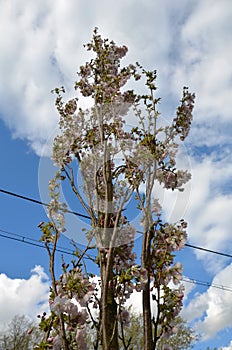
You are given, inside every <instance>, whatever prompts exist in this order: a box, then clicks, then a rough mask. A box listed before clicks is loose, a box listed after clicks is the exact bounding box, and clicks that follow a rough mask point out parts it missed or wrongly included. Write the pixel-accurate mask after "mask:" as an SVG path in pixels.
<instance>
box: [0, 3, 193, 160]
mask: <svg viewBox="0 0 232 350" xmlns="http://www.w3.org/2000/svg"><path fill="white" fill-rule="evenodd" d="M192 3H193V2H192V1H189V2H188V5H187V4H186V2H184V1H183V0H178V1H175V2H173V1H170V0H169V1H167V2H163V1H161V0H160V1H158V2H156V3H154V2H152V1H145V2H140V3H138V2H137V1H132V2H130V3H128V4H126V3H125V2H124V1H118V2H117V3H115V2H113V3H112V2H110V1H105V0H104V1H102V2H101V3H98V4H95V3H94V2H92V1H89V0H88V1H85V2H81V1H74V0H70V1H69V2H68V3H67V2H65V1H64V0H58V1H57V2H56V4H55V5H54V4H53V2H51V1H45V0H39V1H37V2H36V3H25V2H24V1H21V0H17V1H14V3H13V2H12V1H8V2H2V3H1V14H0V19H1V20H0V30H1V32H2V33H4V35H2V36H1V38H0V50H1V58H0V74H1V77H2V81H4V84H2V85H1V87H0V111H1V113H0V114H1V118H2V119H3V120H4V121H5V123H6V124H7V125H8V126H9V127H10V128H11V130H12V132H13V135H14V136H15V137H20V138H25V139H26V141H27V142H28V143H29V144H30V145H31V147H32V148H33V150H34V151H35V152H36V153H38V154H40V153H41V145H42V144H44V143H45V141H46V140H47V139H48V138H49V137H50V135H51V133H52V131H53V130H54V128H55V126H56V125H57V115H56V112H55V109H54V103H53V102H54V97H53V96H52V95H50V94H49V93H50V91H51V90H52V89H53V88H54V87H56V86H60V85H62V84H64V85H66V86H67V87H68V88H70V87H71V86H72V85H73V83H74V81H75V78H76V76H75V72H76V71H77V70H78V67H79V65H80V64H82V63H83V62H85V60H86V57H87V56H88V55H87V53H86V52H85V50H84V49H83V47H82V44H83V43H85V42H87V41H89V40H90V38H91V35H92V30H93V28H94V27H95V26H98V27H99V30H100V32H101V33H102V34H103V36H105V37H109V38H110V39H111V38H112V39H114V40H115V41H116V42H118V43H119V44H124V43H125V44H126V45H128V46H129V48H130V56H129V60H130V61H133V60H134V61H136V60H140V61H141V63H143V64H145V65H147V66H149V67H150V68H158V69H160V70H161V72H160V75H161V76H162V79H161V82H162V80H163V82H166V81H167V79H168V76H169V73H170V69H169V63H170V60H169V59H170V57H171V52H172V49H173V42H174V41H173V36H174V35H175V34H176V31H179V28H180V25H181V23H182V22H183V20H184V18H185V17H186V16H187V15H188V12H189V9H190V8H191V4H192ZM179 6H181V8H182V11H179V10H178V8H179ZM154 19H155V20H154ZM131 28H133V30H131ZM173 28H175V30H174V29H173ZM174 32H175V33H174ZM161 85H162V84H161ZM165 87H166V83H164V84H163V88H165Z"/></svg>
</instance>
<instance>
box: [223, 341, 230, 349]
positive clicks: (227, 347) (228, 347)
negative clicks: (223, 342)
mask: <svg viewBox="0 0 232 350" xmlns="http://www.w3.org/2000/svg"><path fill="white" fill-rule="evenodd" d="M221 350H232V340H231V342H230V344H229V345H228V346H225V347H223V348H221Z"/></svg>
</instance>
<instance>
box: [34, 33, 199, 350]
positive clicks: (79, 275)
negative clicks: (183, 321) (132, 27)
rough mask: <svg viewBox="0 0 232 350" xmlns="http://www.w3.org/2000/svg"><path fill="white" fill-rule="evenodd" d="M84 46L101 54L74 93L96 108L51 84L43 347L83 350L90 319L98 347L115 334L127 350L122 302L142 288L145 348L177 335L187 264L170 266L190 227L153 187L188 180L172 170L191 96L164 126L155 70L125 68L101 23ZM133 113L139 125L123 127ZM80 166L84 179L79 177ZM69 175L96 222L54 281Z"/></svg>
mask: <svg viewBox="0 0 232 350" xmlns="http://www.w3.org/2000/svg"><path fill="white" fill-rule="evenodd" d="M86 48H87V50H89V51H93V52H94V54H95V57H94V58H92V59H91V60H90V62H87V63H86V64H85V65H83V66H81V67H80V70H79V72H78V80H77V82H76V84H75V89H76V91H77V92H79V93H80V94H81V95H82V96H83V97H88V100H90V98H91V100H92V104H91V106H90V107H89V108H88V109H85V110H84V109H82V108H81V107H80V105H79V104H80V103H79V100H78V97H76V98H74V99H72V100H69V101H67V102H65V101H64V99H63V94H64V93H65V89H64V87H62V88H60V89H58V88H56V89H55V90H54V92H55V93H56V94H57V99H56V107H57V110H58V112H59V116H60V122H59V125H60V131H61V132H60V134H59V135H58V136H57V137H56V138H55V140H54V145H53V156H52V158H53V160H54V163H55V165H56V166H58V167H59V171H58V172H57V174H56V176H55V178H54V179H52V180H51V181H50V185H49V187H50V194H51V198H52V200H51V203H50V206H49V211H48V215H49V218H50V221H49V222H48V223H41V224H40V228H41V230H42V232H43V235H42V237H41V240H42V241H44V243H45V246H46V248H47V250H48V254H49V257H50V272H51V276H52V293H51V297H50V304H51V315H50V316H49V317H42V319H41V327H42V328H43V329H44V330H45V332H46V337H45V340H44V342H43V343H41V344H40V345H38V348H41V349H42V348H46V347H47V348H49V346H50V347H51V346H53V348H54V349H79V350H80V349H82V350H83V349H86V342H85V324H86V322H88V321H89V322H92V325H93V327H94V328H95V331H96V338H95V339H94V340H93V348H94V349H98V347H99V344H101V346H102V349H103V350H109V349H111V350H118V349H119V338H121V342H122V346H123V349H131V347H130V342H131V340H130V339H127V340H126V338H125V337H124V334H125V332H124V329H125V327H126V325H127V324H128V322H129V313H128V311H127V310H126V309H125V301H126V299H128V298H129V297H130V295H131V293H132V292H133V291H134V290H136V291H142V294H143V331H144V349H146V350H155V349H156V347H157V343H158V340H159V339H160V338H161V337H163V336H166V337H168V336H170V335H171V334H172V331H173V328H174V322H173V321H174V319H175V317H176V316H178V314H179V312H180V310H181V306H182V298H183V287H182V286H181V285H179V282H180V280H181V277H182V267H181V264H180V263H176V264H175V263H174V252H175V251H176V250H179V249H181V248H183V246H184V243H185V240H186V226H187V225H186V222H185V221H184V220H180V222H178V223H176V224H173V225H171V224H168V223H167V222H164V221H163V218H162V210H161V207H160V205H159V202H158V199H157V198H156V197H155V193H154V185H155V182H156V181H158V182H160V183H162V184H163V185H164V187H165V188H166V189H171V190H175V189H177V190H180V191H182V190H183V185H184V184H185V183H186V182H187V181H188V180H189V179H190V174H189V173H188V172H187V171H182V170H177V169H176V153H177V150H178V143H179V141H184V139H185V138H186V136H187V135H188V132H189V128H190V125H191V121H192V109H193V103H194V95H193V94H190V93H189V92H188V89H187V88H184V90H183V97H182V99H181V103H180V106H179V107H178V108H177V112H176V116H175V118H174V119H173V122H172V123H171V124H170V125H168V126H158V125H159V124H158V118H159V112H158V110H157V105H158V103H159V101H160V99H159V98H156V96H155V92H156V71H146V70H145V69H143V68H142V67H141V66H140V65H139V64H138V63H136V64H135V65H133V64H130V65H129V66H126V67H121V59H122V58H123V57H124V56H125V55H126V53H127V48H126V47H125V46H122V47H118V46H116V44H115V43H114V42H113V41H109V40H108V39H102V38H101V36H100V35H99V34H98V31H97V29H95V30H94V33H93V39H92V41H91V42H90V43H88V44H87V45H86ZM130 79H134V81H135V82H134V83H133V84H136V82H138V81H141V82H143V83H144V84H145V87H146V89H147V91H146V92H145V93H144V94H143V95H138V94H136V93H135V91H134V90H126V88H125V85H126V83H127V82H128V81H129V80H130ZM129 118H130V120H131V119H133V123H134V125H135V126H134V127H129V126H128V125H127V123H126V121H127V119H129ZM76 164H78V169H79V171H80V172H81V174H82V183H81V184H80V183H78V182H77V181H76V178H75V166H76ZM63 181H68V183H69V184H70V186H71V189H72V191H73V192H74V194H75V195H76V198H77V200H78V201H79V203H80V204H81V205H82V206H83V208H84V209H85V211H86V213H87V214H88V216H89V217H90V218H91V229H90V230H89V231H88V232H86V233H85V234H86V237H87V240H88V244H87V246H86V249H85V250H84V252H80V251H78V250H77V253H76V255H77V261H76V262H73V266H72V268H69V267H67V266H66V265H65V263H64V264H63V274H62V276H61V277H60V279H59V280H57V279H56V277H55V274H54V257H55V251H56V245H57V241H58V239H59V236H60V232H62V231H64V230H65V228H64V226H65V225H64V214H65V211H66V208H65V205H63V204H61V203H60V202H59V188H60V186H61V183H62V182H63ZM81 186H82V187H81ZM131 198H133V201H134V202H137V204H136V205H137V208H138V210H140V211H141V222H142V226H143V232H142V237H143V243H142V253H141V264H138V263H137V261H136V254H135V252H134V238H135V233H136V229H135V228H134V227H133V226H132V224H131V223H130V222H129V220H128V219H127V218H126V216H125V214H124V213H125V208H126V206H127V205H128V203H129V201H130V199H131ZM93 244H95V246H96V249H97V257H96V260H95V263H96V264H97V265H98V267H99V273H100V293H99V291H98V290H96V289H97V288H96V285H94V283H93V282H91V280H90V274H89V273H88V272H85V271H84V269H83V266H84V263H83V259H84V257H85V256H86V254H88V250H89V249H91V248H92V247H93V246H92V245H93ZM171 281H172V282H174V284H175V285H176V288H175V289H173V288H171V287H170V284H169V282H171ZM73 299H75V300H76V302H78V304H79V306H78V305H77V304H75V303H74V302H73ZM153 304H155V306H156V313H155V314H153V313H152V308H153V306H154V305H153ZM80 307H81V308H80ZM93 308H98V309H99V313H97V314H96V313H94V312H93ZM51 335H52V336H51Z"/></svg>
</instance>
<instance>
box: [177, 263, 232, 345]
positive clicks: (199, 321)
mask: <svg viewBox="0 0 232 350" xmlns="http://www.w3.org/2000/svg"><path fill="white" fill-rule="evenodd" d="M231 273H232V264H230V265H229V266H227V267H226V268H225V269H223V270H222V271H220V272H219V273H218V274H217V275H216V276H215V278H214V279H213V281H212V284H214V285H217V286H219V288H215V287H210V288H209V289H208V290H207V291H206V292H205V293H203V294H198V293H197V294H196V295H195V296H194V297H193V299H192V300H191V301H190V302H189V304H188V306H187V307H186V308H184V310H183V313H182V315H183V317H184V318H185V319H186V320H188V321H193V320H195V321H196V323H195V328H196V330H197V331H199V333H200V334H201V335H202V340H207V339H211V338H213V337H214V336H215V335H216V334H217V333H218V332H219V331H221V330H223V329H226V328H232V319H231V311H232V309H231V305H232V285H231ZM222 286H226V287H229V290H225V289H223V287H222ZM220 288H221V289H220Z"/></svg>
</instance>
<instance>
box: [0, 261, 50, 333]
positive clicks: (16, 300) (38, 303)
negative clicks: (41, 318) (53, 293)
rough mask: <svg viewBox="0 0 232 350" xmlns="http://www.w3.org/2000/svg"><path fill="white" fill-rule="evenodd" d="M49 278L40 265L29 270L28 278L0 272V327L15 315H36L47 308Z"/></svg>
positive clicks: (33, 316) (32, 316)
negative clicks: (12, 276)
mask: <svg viewBox="0 0 232 350" xmlns="http://www.w3.org/2000/svg"><path fill="white" fill-rule="evenodd" d="M48 295H49V280H48V276H47V275H46V273H45V272H44V270H43V268H42V267H41V266H35V268H34V269H32V270H31V276H30V277H29V279H18V278H14V279H12V278H10V277H8V276H7V275H5V274H4V273H2V274H0V309H1V316H0V327H3V326H5V325H6V324H7V323H8V322H9V321H11V320H12V318H13V317H14V316H15V315H27V316H29V317H31V318H35V317H36V315H38V314H41V313H43V312H44V311H47V310H48Z"/></svg>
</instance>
